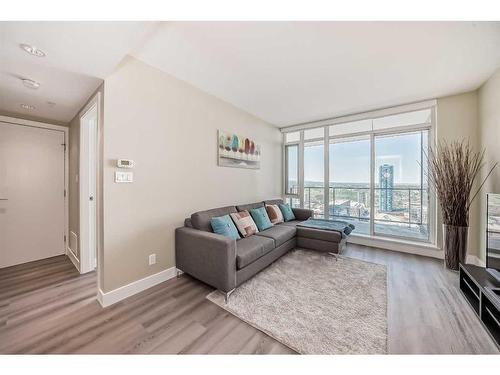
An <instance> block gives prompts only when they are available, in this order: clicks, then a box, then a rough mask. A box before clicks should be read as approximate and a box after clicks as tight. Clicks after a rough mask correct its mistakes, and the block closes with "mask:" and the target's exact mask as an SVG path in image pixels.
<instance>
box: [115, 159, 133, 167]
mask: <svg viewBox="0 0 500 375" xmlns="http://www.w3.org/2000/svg"><path fill="white" fill-rule="evenodd" d="M116 165H117V167H118V168H133V167H134V161H133V160H130V159H118V160H117V161H116Z"/></svg>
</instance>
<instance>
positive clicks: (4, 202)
mask: <svg viewBox="0 0 500 375" xmlns="http://www.w3.org/2000/svg"><path fill="white" fill-rule="evenodd" d="M64 152H65V151H64V133H63V132H62V131H58V130H48V129H41V128H36V127H31V126H24V125H13V124H9V123H5V122H0V199H1V200H0V268H2V267H8V266H12V265H16V264H20V263H25V262H30V261H33V260H38V259H43V258H48V257H52V256H56V255H61V254H64V253H65V249H64V247H65V246H64V235H65V208H64Z"/></svg>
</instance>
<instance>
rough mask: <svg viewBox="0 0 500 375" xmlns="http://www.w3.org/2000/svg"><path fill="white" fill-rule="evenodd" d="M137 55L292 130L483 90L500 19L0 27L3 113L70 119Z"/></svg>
mask: <svg viewBox="0 0 500 375" xmlns="http://www.w3.org/2000/svg"><path fill="white" fill-rule="evenodd" d="M20 43H29V44H32V45H36V46H37V47H39V48H41V49H42V50H44V51H45V52H46V53H47V56H46V57H44V58H37V57H34V56H31V55H29V54H27V53H26V52H24V51H23V50H21V49H20V48H19V44H20ZM128 53H130V54H132V55H133V56H135V57H136V58H138V59H140V60H142V61H144V62H146V63H148V64H150V65H152V66H155V67H157V68H159V69H161V70H163V71H165V72H167V73H170V74H172V75H174V76H176V77H177V78H180V79H183V80H185V81H187V82H189V83H191V84H192V85H194V86H196V87H198V88H200V89H202V90H204V91H206V92H208V93H210V94H213V95H215V96H217V97H219V98H221V99H223V100H225V101H227V102H229V103H231V104H233V105H235V106H236V107H239V108H241V109H244V110H246V111H247V112H249V113H252V114H254V115H255V116H257V117H260V118H262V119H264V120H266V121H268V122H270V123H272V124H274V125H277V126H286V125H292V124H297V123H301V122H307V121H313V120H318V119H324V118H328V117H334V116H338V115H343V114H349V113H356V112H361V111H365V110H370V109H375V108H381V107H386V106H391V105H396V104H402V103H408V102H412V101H417V100H422V99H428V98H435V97H440V96H445V95H450V94H455V93H460V92H465V91H469V90H473V89H476V88H477V87H478V86H480V85H481V84H482V83H483V82H484V81H485V80H486V79H487V78H488V77H489V76H490V75H491V74H492V73H493V72H494V71H495V70H496V69H498V68H499V67H500V23H499V22H490V23H487V22H475V23H472V22H162V23H159V22H0V112H1V111H4V112H11V113H12V112H13V113H20V114H23V115H29V116H33V117H39V118H46V119H52V120H57V121H61V122H68V121H70V120H71V119H72V118H73V117H74V116H75V115H76V112H77V111H78V110H79V109H80V108H81V107H82V105H83V104H84V103H85V101H86V100H87V99H88V97H89V96H90V95H91V94H92V93H93V92H94V91H95V89H96V88H97V87H98V86H99V85H100V84H101V82H102V79H103V78H105V77H107V76H108V75H109V74H110V73H111V72H112V71H113V70H114V69H115V67H116V66H117V65H118V63H119V62H120V61H121V60H122V58H123V57H124V56H125V55H126V54H128ZM20 78H30V79H33V80H35V81H38V82H40V83H41V87H40V89H38V90H32V89H28V88H26V87H24V86H23V85H22V83H21V81H20ZM47 101H51V102H55V103H56V105H55V106H50V105H48V104H47ZM21 103H26V104H30V105H34V106H35V107H36V109H35V110H31V111H27V110H23V109H22V108H20V104H21Z"/></svg>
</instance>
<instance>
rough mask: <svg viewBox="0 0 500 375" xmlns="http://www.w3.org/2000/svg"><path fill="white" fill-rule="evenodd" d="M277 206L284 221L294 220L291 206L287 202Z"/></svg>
mask: <svg viewBox="0 0 500 375" xmlns="http://www.w3.org/2000/svg"><path fill="white" fill-rule="evenodd" d="M278 207H279V208H280V210H281V213H282V214H283V218H284V219H285V221H292V220H295V215H294V214H293V211H292V208H291V207H290V205H289V204H288V203H286V204H280V205H278Z"/></svg>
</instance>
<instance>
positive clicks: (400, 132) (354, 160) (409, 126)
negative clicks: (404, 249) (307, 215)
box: [284, 102, 435, 242]
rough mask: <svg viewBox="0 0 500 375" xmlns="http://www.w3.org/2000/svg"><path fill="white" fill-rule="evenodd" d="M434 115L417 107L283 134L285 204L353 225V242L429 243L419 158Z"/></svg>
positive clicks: (429, 106)
mask: <svg viewBox="0 0 500 375" xmlns="http://www.w3.org/2000/svg"><path fill="white" fill-rule="evenodd" d="M415 106H416V107H417V108H416V109H413V108H414V107H415ZM434 107H435V103H434V102H426V103H419V104H416V105H414V106H413V107H408V106H406V107H405V108H402V107H400V108H394V109H393V110H381V111H374V112H371V113H366V114H362V115H356V116H350V117H349V118H346V119H345V121H342V120H343V119H334V120H331V121H328V120H327V121H322V122H321V126H317V127H314V125H313V124H308V125H305V126H304V128H303V129H300V126H299V127H293V128H292V131H291V132H287V129H284V132H285V135H284V142H285V148H284V150H285V197H286V199H287V200H288V202H290V203H292V205H293V206H294V207H297V206H300V207H305V208H310V209H312V210H314V213H315V217H319V218H326V219H333V220H344V221H347V222H350V223H353V224H354V225H355V226H356V230H355V233H357V234H361V235H370V236H377V237H392V238H402V239H406V240H416V241H425V242H432V241H433V233H434V231H433V225H435V223H434V220H433V210H434V205H433V203H432V200H431V196H430V192H429V186H428V184H427V174H426V172H427V160H426V154H427V148H428V145H429V142H430V139H431V138H432V136H433V127H434ZM353 117H354V118H355V120H352V118H353ZM349 120H350V121H349Z"/></svg>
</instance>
